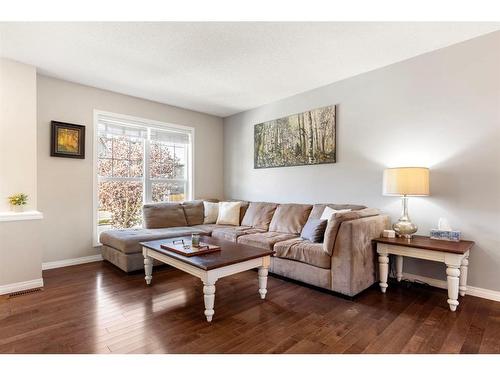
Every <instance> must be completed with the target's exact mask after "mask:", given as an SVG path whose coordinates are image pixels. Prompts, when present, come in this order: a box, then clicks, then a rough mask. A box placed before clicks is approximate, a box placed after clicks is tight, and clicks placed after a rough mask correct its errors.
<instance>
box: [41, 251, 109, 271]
mask: <svg viewBox="0 0 500 375" xmlns="http://www.w3.org/2000/svg"><path fill="white" fill-rule="evenodd" d="M100 260H102V255H101V254H97V255H90V256H88V257H81V258H73V259H63V260H56V261H54V262H45V263H42V270H51V269H53V268H60V267H67V266H74V265H76V264H83V263H90V262H98V261H100Z"/></svg>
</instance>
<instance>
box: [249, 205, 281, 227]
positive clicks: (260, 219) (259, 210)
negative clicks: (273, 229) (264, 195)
mask: <svg viewBox="0 0 500 375" xmlns="http://www.w3.org/2000/svg"><path fill="white" fill-rule="evenodd" d="M276 207H278V205H277V204H276V203H266V202H251V203H250V205H249V206H248V209H247V210H246V213H245V216H243V219H242V220H241V225H247V226H249V227H252V228H258V229H263V230H268V229H269V224H270V223H271V220H272V218H273V214H274V211H275V210H276Z"/></svg>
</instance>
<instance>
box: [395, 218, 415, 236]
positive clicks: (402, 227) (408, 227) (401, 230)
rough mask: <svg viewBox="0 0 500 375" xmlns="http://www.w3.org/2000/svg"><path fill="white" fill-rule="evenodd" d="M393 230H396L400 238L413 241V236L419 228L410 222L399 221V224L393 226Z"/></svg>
mask: <svg viewBox="0 0 500 375" xmlns="http://www.w3.org/2000/svg"><path fill="white" fill-rule="evenodd" d="M392 229H394V232H396V235H397V236H398V237H403V238H407V239H411V237H412V236H413V234H414V233H415V232H416V231H417V230H418V227H417V225H416V224H414V223H412V222H411V221H410V220H401V219H399V221H398V222H397V223H394V224H393V225H392Z"/></svg>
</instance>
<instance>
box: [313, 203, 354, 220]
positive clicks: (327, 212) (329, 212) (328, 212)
mask: <svg viewBox="0 0 500 375" xmlns="http://www.w3.org/2000/svg"><path fill="white" fill-rule="evenodd" d="M350 211H351V209H350V208H346V209H344V210H334V209H333V208H330V207H328V206H326V207H325V209H324V210H323V213H322V214H321V217H320V220H331V218H332V217H333V215H335V214H343V213H345V212H350Z"/></svg>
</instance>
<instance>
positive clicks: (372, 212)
mask: <svg viewBox="0 0 500 375" xmlns="http://www.w3.org/2000/svg"><path fill="white" fill-rule="evenodd" d="M379 214H380V211H379V210H377V209H376V208H364V209H361V210H356V211H349V212H345V213H340V214H335V215H334V216H333V217H332V218H331V219H330V220H329V221H328V225H327V226H326V230H325V239H324V241H323V247H324V250H325V251H326V252H327V253H328V254H330V255H332V254H333V247H334V246H335V240H336V239H337V234H338V231H339V228H340V225H341V224H342V223H343V222H344V221H349V220H356V219H361V218H363V217H369V216H377V215H379Z"/></svg>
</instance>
